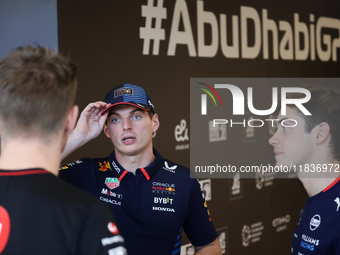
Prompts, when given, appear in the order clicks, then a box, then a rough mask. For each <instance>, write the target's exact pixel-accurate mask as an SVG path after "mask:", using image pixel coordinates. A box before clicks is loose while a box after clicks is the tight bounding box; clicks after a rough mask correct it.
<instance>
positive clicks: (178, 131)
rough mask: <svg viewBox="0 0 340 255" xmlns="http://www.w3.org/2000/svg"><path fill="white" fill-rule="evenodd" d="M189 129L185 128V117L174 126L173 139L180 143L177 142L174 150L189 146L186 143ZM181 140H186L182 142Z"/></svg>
mask: <svg viewBox="0 0 340 255" xmlns="http://www.w3.org/2000/svg"><path fill="white" fill-rule="evenodd" d="M188 132H189V129H188V128H187V122H186V120H185V119H182V120H181V122H180V124H179V125H176V127H175V139H176V141H177V142H179V143H182V144H178V145H176V147H175V150H177V151H178V150H187V149H189V148H190V144H189V143H187V142H188V141H189V136H188ZM183 142H186V143H184V144H183Z"/></svg>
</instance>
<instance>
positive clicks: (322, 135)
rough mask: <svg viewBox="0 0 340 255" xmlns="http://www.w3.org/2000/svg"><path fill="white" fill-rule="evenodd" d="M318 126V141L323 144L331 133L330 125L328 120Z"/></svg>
mask: <svg viewBox="0 0 340 255" xmlns="http://www.w3.org/2000/svg"><path fill="white" fill-rule="evenodd" d="M316 128H317V130H316V131H317V136H316V143H317V144H318V145H319V144H322V143H323V142H324V141H325V140H326V139H327V138H328V136H329V135H330V130H331V128H330V126H329V125H328V123H327V122H321V123H320V124H319V125H317V126H316Z"/></svg>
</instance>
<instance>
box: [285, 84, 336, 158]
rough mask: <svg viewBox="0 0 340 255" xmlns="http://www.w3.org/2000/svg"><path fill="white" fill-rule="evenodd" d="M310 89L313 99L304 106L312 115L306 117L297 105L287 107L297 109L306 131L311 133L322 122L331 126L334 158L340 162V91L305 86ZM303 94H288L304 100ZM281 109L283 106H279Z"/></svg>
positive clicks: (332, 88) (289, 96)
mask: <svg viewBox="0 0 340 255" xmlns="http://www.w3.org/2000/svg"><path fill="white" fill-rule="evenodd" d="M302 88H305V89H308V90H309V91H310V93H311V99H310V100H309V101H308V102H307V103H304V104H303V106H304V107H305V108H306V109H307V110H308V111H309V112H310V113H311V114H312V115H304V114H303V113H302V112H301V111H300V110H299V109H298V108H297V107H296V105H287V106H289V107H291V108H295V109H296V110H297V113H298V114H299V115H300V116H301V117H302V118H303V119H304V121H305V131H306V133H310V132H311V131H312V129H313V128H314V127H316V126H317V125H318V124H320V123H322V122H327V123H328V125H329V126H330V134H331V142H330V146H331V149H332V154H333V157H334V158H335V159H337V160H340V136H339V133H340V91H339V90H338V89H336V88H334V87H324V86H319V85H303V86H302ZM304 96H305V95H303V94H301V93H287V98H303V97H304ZM279 106H280V107H281V104H279Z"/></svg>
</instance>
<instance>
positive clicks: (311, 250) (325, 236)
mask: <svg viewBox="0 0 340 255" xmlns="http://www.w3.org/2000/svg"><path fill="white" fill-rule="evenodd" d="M339 180H340V179H339V178H338V179H336V180H335V181H334V182H333V183H332V184H331V185H330V186H329V187H328V188H326V189H325V190H323V191H322V192H320V193H318V194H316V195H315V196H312V197H310V198H308V200H307V202H306V204H305V206H304V208H303V210H302V212H301V217H300V221H299V223H298V225H297V227H296V230H295V233H294V240H293V245H292V254H294V255H320V254H327V255H333V254H334V255H335V254H340V182H339Z"/></svg>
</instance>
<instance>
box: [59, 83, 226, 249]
mask: <svg viewBox="0 0 340 255" xmlns="http://www.w3.org/2000/svg"><path fill="white" fill-rule="evenodd" d="M158 128H159V120H158V115H157V114H155V110H154V105H153V103H152V101H151V99H150V97H149V96H148V94H147V93H146V91H145V90H144V89H143V88H142V87H140V86H136V85H131V84H123V85H120V86H117V87H115V88H114V89H112V90H111V91H109V92H108V93H107V95H106V96H105V102H96V103H92V104H89V105H88V106H87V107H86V108H85V109H84V111H83V112H82V114H81V116H80V119H79V121H78V124H77V126H76V128H75V130H74V131H73V133H72V134H71V136H70V137H69V139H68V141H67V145H66V149H65V150H64V152H63V157H65V156H66V155H68V154H69V153H71V152H72V151H74V150H75V149H76V148H79V147H80V146H82V145H83V144H85V143H86V142H88V141H90V140H91V139H93V138H95V137H96V136H98V135H99V133H100V132H101V130H102V129H103V130H104V133H105V135H106V136H107V137H108V138H110V139H111V141H112V144H113V146H114V150H113V152H112V153H111V154H110V155H109V156H108V157H106V158H96V159H90V158H84V159H81V160H80V161H76V162H74V163H71V164H69V165H67V166H65V167H63V168H62V170H61V171H60V177H61V178H63V179H65V180H66V181H69V182H71V183H73V184H74V185H77V186H79V187H81V188H82V189H84V190H86V191H88V192H90V193H92V194H94V195H95V196H97V197H98V198H99V199H100V200H101V201H103V202H105V203H107V204H109V205H110V207H111V209H112V211H113V213H114V215H115V217H116V219H117V223H118V227H119V229H120V230H121V234H122V236H123V237H124V239H125V242H126V247H127V250H128V254H130V255H131V254H132V255H134V254H139V255H140V254H147V255H152V254H157V255H159V254H162V255H163V254H164V255H165V254H180V250H181V238H182V236H181V234H182V229H184V231H185V232H186V233H187V236H188V238H189V239H190V241H191V243H192V244H193V245H194V246H195V249H196V254H222V252H221V248H220V244H219V242H218V239H217V233H216V231H215V229H214V226H213V224H212V222H211V218H210V216H209V211H208V208H207V206H206V203H205V201H204V198H203V197H202V192H201V190H200V186H199V183H198V182H197V180H196V179H190V170H189V169H187V168H185V167H183V166H180V165H176V164H174V163H172V162H171V161H169V160H165V159H164V158H163V157H162V156H161V155H160V154H159V153H158V152H157V151H156V150H155V149H154V148H153V145H152V134H153V132H155V131H157V129H158Z"/></svg>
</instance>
